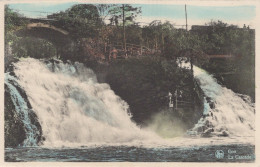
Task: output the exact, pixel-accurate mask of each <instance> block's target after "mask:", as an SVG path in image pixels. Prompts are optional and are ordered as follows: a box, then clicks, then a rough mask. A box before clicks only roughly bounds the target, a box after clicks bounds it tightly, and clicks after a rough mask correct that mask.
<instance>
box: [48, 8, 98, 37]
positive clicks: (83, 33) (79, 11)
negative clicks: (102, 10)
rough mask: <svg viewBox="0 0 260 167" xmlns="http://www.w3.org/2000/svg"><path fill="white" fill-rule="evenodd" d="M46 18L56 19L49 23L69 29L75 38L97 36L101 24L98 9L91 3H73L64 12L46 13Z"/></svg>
mask: <svg viewBox="0 0 260 167" xmlns="http://www.w3.org/2000/svg"><path fill="white" fill-rule="evenodd" d="M48 18H49V19H55V20H58V21H56V22H51V23H52V24H54V25H55V26H57V27H60V28H63V29H65V30H67V31H69V32H70V35H71V36H73V37H74V38H75V39H77V38H87V37H93V38H95V37H97V36H98V29H99V27H100V26H101V24H102V22H101V19H100V15H99V12H98V9H97V7H96V6H95V5H92V4H79V5H74V6H72V7H71V8H70V9H67V10H66V11H65V12H59V13H56V14H52V15H48Z"/></svg>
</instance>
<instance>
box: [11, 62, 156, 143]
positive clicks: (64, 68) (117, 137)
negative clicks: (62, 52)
mask: <svg viewBox="0 0 260 167" xmlns="http://www.w3.org/2000/svg"><path fill="white" fill-rule="evenodd" d="M14 66H15V69H14V73H15V75H16V76H17V78H18V82H19V84H20V85H21V87H23V89H24V90H25V91H26V93H27V96H28V99H29V101H30V103H31V105H32V108H33V110H34V111H35V113H36V115H37V116H38V118H39V122H40V124H41V127H42V132H43V136H44V138H45V139H46V140H45V141H44V145H47V146H60V145H67V146H68V145H73V144H77V145H86V144H89V143H123V142H133V141H135V140H139V141H140V140H145V138H155V137H156V136H155V135H154V134H151V133H150V132H147V131H143V130H142V131H141V130H140V128H139V127H137V126H136V125H135V124H134V123H133V122H132V121H131V119H130V118H131V115H130V114H129V112H128V105H127V103H126V102H124V101H123V100H122V99H120V97H118V96H116V95H115V94H114V92H113V91H112V90H111V89H110V87H109V85H108V84H105V83H102V84H101V83H98V82H97V79H96V76H95V74H94V72H93V71H92V70H90V69H88V68H85V67H84V65H83V64H80V63H74V64H71V63H67V64H64V63H62V62H54V63H50V62H48V63H47V64H45V63H43V62H42V61H39V60H35V59H32V58H27V59H22V60H20V61H19V62H18V63H16V64H15V65H14ZM28 123H29V122H27V124H28ZM27 140H31V138H27Z"/></svg>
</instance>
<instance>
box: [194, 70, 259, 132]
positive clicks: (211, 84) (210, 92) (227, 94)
mask: <svg viewBox="0 0 260 167" xmlns="http://www.w3.org/2000/svg"><path fill="white" fill-rule="evenodd" d="M194 77H195V79H196V80H197V81H198V83H199V85H200V87H201V89H202V90H203V92H204V94H205V99H204V111H203V117H202V118H201V119H200V120H199V121H198V123H197V124H196V125H195V127H194V128H193V129H192V131H197V132H198V131H204V132H206V133H208V134H209V133H211V134H216V135H224V136H226V135H232V136H253V135H254V131H255V126H254V123H255V110H254V105H253V104H252V103H251V100H250V98H249V96H246V95H241V94H237V93H234V92H233V91H232V90H230V89H227V88H226V87H224V86H221V85H219V84H218V83H217V81H216V79H215V78H214V77H212V76H211V75H210V74H208V73H207V72H206V71H205V70H203V69H200V68H199V67H196V66H194Z"/></svg>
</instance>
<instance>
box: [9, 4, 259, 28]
mask: <svg viewBox="0 0 260 167" xmlns="http://www.w3.org/2000/svg"><path fill="white" fill-rule="evenodd" d="M76 3H77V2H71V3H51V2H41V3H27V4H25V3H24V4H21V3H20V4H10V5H9V6H10V8H12V9H14V10H17V11H19V13H22V14H24V15H25V16H27V17H46V15H47V14H51V13H55V12H59V11H64V10H66V9H68V8H70V7H71V6H72V5H74V4H76ZM133 6H138V7H141V10H142V14H141V15H140V16H139V17H138V18H137V19H136V21H137V22H141V23H140V24H141V25H145V24H148V23H150V22H151V21H153V20H161V21H162V22H164V21H166V20H168V21H170V22H171V23H173V24H176V25H184V24H185V8H184V5H173V4H167V5H160V4H143V5H142V4H135V5H133ZM187 13H188V25H204V24H205V23H208V22H210V21H211V20H215V21H217V20H221V21H223V22H226V23H228V24H235V25H238V26H240V27H242V26H243V25H244V24H246V25H249V26H250V27H252V28H254V27H255V22H254V21H255V15H256V7H255V6H252V5H251V6H249V5H248V6H246V5H244V6H194V5H187ZM179 27H181V26H179Z"/></svg>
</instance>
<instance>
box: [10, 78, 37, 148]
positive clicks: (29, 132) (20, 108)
mask: <svg viewBox="0 0 260 167" xmlns="http://www.w3.org/2000/svg"><path fill="white" fill-rule="evenodd" d="M5 84H6V86H7V87H8V89H9V92H10V96H11V100H12V102H13V104H14V107H15V111H16V112H17V114H18V116H19V118H20V119H21V120H22V122H23V124H24V130H25V134H26V139H25V140H24V142H23V146H37V142H38V137H39V135H40V131H39V130H38V128H37V127H36V126H35V125H34V124H33V123H32V122H31V119H30V116H29V115H30V112H32V111H31V109H30V108H29V107H28V103H27V102H26V101H25V99H24V97H23V96H22V95H21V93H20V91H19V90H18V89H17V88H19V84H18V83H17V79H16V78H15V77H13V76H11V75H10V74H9V73H6V74H5Z"/></svg>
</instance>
